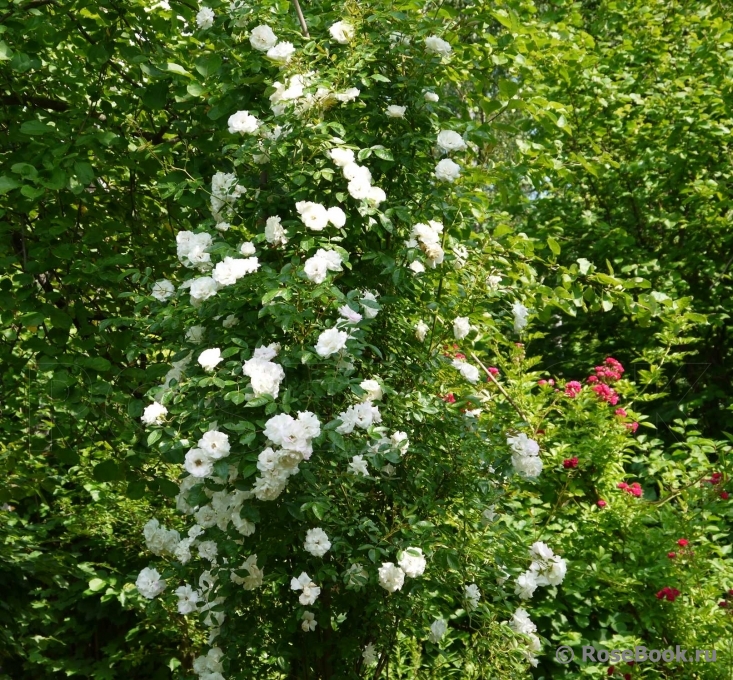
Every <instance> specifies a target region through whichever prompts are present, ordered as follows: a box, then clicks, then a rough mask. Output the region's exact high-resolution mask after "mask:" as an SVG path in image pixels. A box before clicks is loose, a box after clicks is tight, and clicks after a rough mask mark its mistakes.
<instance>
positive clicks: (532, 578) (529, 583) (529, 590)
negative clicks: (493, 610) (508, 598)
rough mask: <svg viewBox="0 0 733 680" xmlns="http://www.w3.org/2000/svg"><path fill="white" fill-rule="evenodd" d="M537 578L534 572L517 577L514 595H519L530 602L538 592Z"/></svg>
mask: <svg viewBox="0 0 733 680" xmlns="http://www.w3.org/2000/svg"><path fill="white" fill-rule="evenodd" d="M537 585H538V583H537V578H536V575H535V573H534V572H533V571H531V570H528V571H525V572H524V573H523V574H520V575H519V576H517V583H516V585H515V586H514V594H515V595H519V597H520V598H522V599H523V600H529V599H530V598H531V597H532V595H534V591H535V590H537Z"/></svg>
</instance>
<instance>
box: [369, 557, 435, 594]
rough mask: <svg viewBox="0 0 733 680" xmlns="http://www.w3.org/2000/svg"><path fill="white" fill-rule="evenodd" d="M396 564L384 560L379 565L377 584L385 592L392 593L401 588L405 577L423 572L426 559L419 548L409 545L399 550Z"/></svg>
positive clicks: (415, 575)
mask: <svg viewBox="0 0 733 680" xmlns="http://www.w3.org/2000/svg"><path fill="white" fill-rule="evenodd" d="M398 565H399V566H397V565H395V564H394V562H384V563H383V564H382V566H381V567H379V570H378V575H379V585H380V586H382V588H384V589H385V590H386V591H387V592H390V593H394V592H395V591H397V590H401V589H402V586H403V585H404V583H405V577H406V576H407V577H409V578H417V577H418V576H422V575H423V573H424V572H425V566H426V561H425V557H424V556H423V552H422V549H421V548H415V547H409V548H405V549H404V550H403V551H401V552H400V554H399V556H398Z"/></svg>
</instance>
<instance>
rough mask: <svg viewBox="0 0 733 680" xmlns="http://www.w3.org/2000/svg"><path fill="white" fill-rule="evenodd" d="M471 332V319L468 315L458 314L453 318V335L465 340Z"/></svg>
mask: <svg viewBox="0 0 733 680" xmlns="http://www.w3.org/2000/svg"><path fill="white" fill-rule="evenodd" d="M470 332H471V321H470V320H469V318H468V317H467V316H457V317H456V318H455V319H453V337H454V338H455V339H456V340H463V339H464V338H465V337H467V336H468V334H469V333H470Z"/></svg>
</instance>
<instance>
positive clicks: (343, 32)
mask: <svg viewBox="0 0 733 680" xmlns="http://www.w3.org/2000/svg"><path fill="white" fill-rule="evenodd" d="M328 32H329V33H330V34H331V37H332V38H333V39H334V40H335V41H336V42H337V43H339V44H340V45H346V44H347V43H349V42H351V40H352V38H353V37H354V27H353V26H352V25H351V24H350V23H348V22H347V21H337V22H336V23H335V24H333V26H331V28H329V29H328Z"/></svg>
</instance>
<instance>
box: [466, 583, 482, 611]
mask: <svg viewBox="0 0 733 680" xmlns="http://www.w3.org/2000/svg"><path fill="white" fill-rule="evenodd" d="M465 593H466V609H467V610H468V611H472V610H473V609H476V607H478V602H479V600H480V599H481V591H480V590H479V588H478V586H477V585H476V584H475V583H471V584H470V585H467V586H466V587H465Z"/></svg>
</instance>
